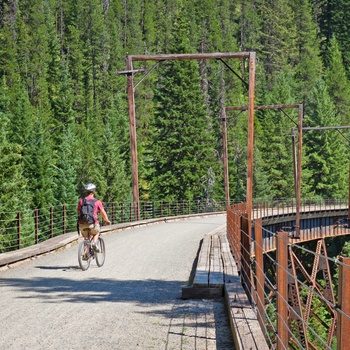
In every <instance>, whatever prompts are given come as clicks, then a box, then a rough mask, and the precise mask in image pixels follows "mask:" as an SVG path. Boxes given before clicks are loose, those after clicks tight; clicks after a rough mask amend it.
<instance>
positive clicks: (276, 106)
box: [226, 104, 299, 111]
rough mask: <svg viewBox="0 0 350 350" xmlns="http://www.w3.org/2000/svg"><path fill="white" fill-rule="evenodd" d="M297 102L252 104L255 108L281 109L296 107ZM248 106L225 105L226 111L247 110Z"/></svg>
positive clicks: (297, 105)
mask: <svg viewBox="0 0 350 350" xmlns="http://www.w3.org/2000/svg"><path fill="white" fill-rule="evenodd" d="M298 107H299V104H287V105H266V106H254V109H256V110H262V109H283V108H298ZM248 108H249V107H248V106H232V107H226V111H247V110H248Z"/></svg>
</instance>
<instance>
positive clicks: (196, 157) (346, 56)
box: [0, 0, 350, 212]
mask: <svg viewBox="0 0 350 350" xmlns="http://www.w3.org/2000/svg"><path fill="white" fill-rule="evenodd" d="M349 48H350V0H328V1H327V0H216V1H215V0H19V1H18V0H3V1H0V78H1V79H0V130H1V138H0V154H1V157H0V181H1V186H2V189H1V195H0V201H1V204H2V209H1V211H2V212H14V211H16V210H24V209H26V208H31V209H32V208H45V207H48V206H49V205H56V204H63V203H67V204H71V203H75V202H76V200H77V198H78V196H79V195H80V194H81V189H82V188H83V185H84V184H85V183H87V182H94V183H95V184H96V185H97V187H98V197H99V198H101V199H102V200H103V201H105V202H112V201H122V200H132V195H131V166H130V151H129V148H130V141H129V119H128V101H127V93H126V88H127V85H126V77H125V76H124V75H120V74H117V72H120V71H123V70H125V69H126V68H125V59H126V55H127V54H139V55H140V54H158V53H197V52H239V51H255V52H256V55H257V63H256V68H257V74H256V100H255V104H256V105H270V104H299V103H303V104H304V126H338V125H350V116H349V108H350V98H349V97H350V84H349V78H350V50H349ZM243 63H244V62H243ZM154 64H155V62H152V61H150V62H146V63H145V62H135V67H134V68H135V69H140V68H143V69H145V70H146V71H147V70H149V69H151V68H152V67H153V66H154ZM227 64H228V65H229V66H230V67H231V69H228V67H227V66H226V65H225V64H223V63H222V62H220V61H216V60H203V61H195V60H191V61H165V62H161V63H160V64H159V65H157V67H156V69H154V70H153V71H152V73H151V74H149V75H148V76H147V78H145V79H144V80H143V81H142V82H141V83H140V84H139V85H138V86H137V88H136V90H135V100H136V117H137V140H138V162H139V182H140V198H141V200H170V199H179V200H182V199H200V198H208V197H210V198H214V199H216V200H223V199H224V183H223V161H222V139H221V121H220V120H219V117H220V110H221V108H222V107H224V106H244V105H247V89H246V85H245V84H244V83H243V82H242V81H241V80H240V79H238V78H237V76H236V75H235V74H233V71H234V72H235V73H236V74H238V75H240V76H242V78H243V79H244V80H246V81H247V77H248V71H247V62H245V63H244V64H242V62H241V61H240V60H230V61H228V62H227ZM141 78H142V74H141V73H138V74H136V75H135V82H137V81H139V80H140V79H141ZM287 113H288V117H286V115H285V114H284V113H282V112H281V111H274V110H265V111H257V112H256V113H255V127H256V131H255V135H256V142H255V145H256V150H255V154H254V156H255V159H254V162H255V165H254V197H255V198H270V199H273V198H291V197H293V196H294V192H293V188H294V187H293V155H292V139H291V137H290V136H291V128H292V127H295V124H294V123H293V121H292V120H291V119H293V120H294V121H296V120H297V111H293V110H288V112H287ZM230 117H231V118H230V119H229V121H228V150H229V174H230V190H231V193H230V195H231V198H232V200H234V201H237V200H242V199H243V200H244V198H245V182H246V158H247V156H246V149H247V115H246V112H243V113H241V114H239V113H236V114H234V113H232V114H231V115H230ZM303 143H304V148H303V151H304V154H303V158H304V161H303V183H302V196H303V197H304V198H311V197H324V198H330V197H333V198H338V197H347V194H348V171H349V132H348V130H346V129H343V130H340V131H339V132H338V131H336V130H324V131H308V132H305V134H304V139H303Z"/></svg>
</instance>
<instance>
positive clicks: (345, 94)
mask: <svg viewBox="0 0 350 350" xmlns="http://www.w3.org/2000/svg"><path fill="white" fill-rule="evenodd" d="M329 52H330V53H329V65H328V69H327V70H326V73H325V79H326V83H327V87H328V90H329V94H330V96H331V98H332V101H333V103H334V106H335V108H336V110H337V113H338V115H339V121H340V124H341V125H349V124H350V84H349V80H348V78H347V76H346V71H345V68H344V65H343V60H342V55H341V52H340V50H339V45H338V42H337V40H336V38H335V37H334V38H332V39H331V41H330V49H329Z"/></svg>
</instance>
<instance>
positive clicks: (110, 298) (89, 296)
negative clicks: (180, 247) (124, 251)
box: [0, 267, 183, 304]
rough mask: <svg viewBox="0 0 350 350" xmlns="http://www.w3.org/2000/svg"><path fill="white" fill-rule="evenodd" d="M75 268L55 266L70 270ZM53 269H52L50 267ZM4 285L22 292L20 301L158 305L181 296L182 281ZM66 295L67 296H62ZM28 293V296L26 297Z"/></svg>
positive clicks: (8, 281) (59, 281)
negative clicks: (33, 299) (29, 299)
mask: <svg viewBox="0 0 350 350" xmlns="http://www.w3.org/2000/svg"><path fill="white" fill-rule="evenodd" d="M70 268H74V269H76V267H54V268H52V269H70ZM49 269H51V267H50V268H49ZM0 285H1V286H10V287H12V288H16V289H18V291H20V292H21V294H20V298H26V297H28V298H36V299H42V300H43V301H44V302H52V303H62V302H67V303H76V302H79V303H82V302H83V303H97V302H111V303H113V302H118V303H122V302H130V301H133V302H136V303H140V304H143V303H147V304H150V303H151V304H152V303H155V304H158V303H168V302H172V301H173V300H174V299H177V298H180V297H181V286H182V285H183V282H180V281H157V280H140V281H139V280H136V281H135V280H130V281H129V280H126V281H123V280H117V279H96V278H93V279H92V278H91V279H86V280H71V279H65V278H55V277H46V278H32V279H16V278H12V279H11V278H6V279H0ZM62 292H64V294H62ZM26 293H28V296H26Z"/></svg>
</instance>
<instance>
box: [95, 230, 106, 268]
mask: <svg viewBox="0 0 350 350" xmlns="http://www.w3.org/2000/svg"><path fill="white" fill-rule="evenodd" d="M98 240H99V245H100V251H99V252H98V253H97V252H95V257H96V264H97V266H98V267H101V266H102V265H103V264H104V263H105V259H106V247H105V241H104V240H103V239H102V238H101V237H100V238H99V239H98Z"/></svg>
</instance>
